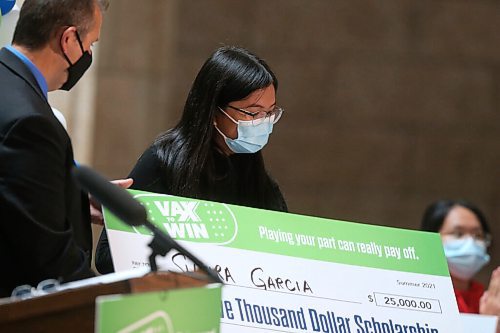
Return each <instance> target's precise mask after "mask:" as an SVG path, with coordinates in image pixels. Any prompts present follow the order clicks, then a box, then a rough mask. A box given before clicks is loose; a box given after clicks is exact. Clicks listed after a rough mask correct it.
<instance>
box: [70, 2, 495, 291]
mask: <svg viewBox="0 0 500 333" xmlns="http://www.w3.org/2000/svg"><path fill="white" fill-rule="evenodd" d="M499 31H500V3H499V2H498V1H493V0H474V1H470V0H441V1H438V0H414V1H407V0H384V1H368V0H335V1H334V0H253V1H250V0H247V1H243V0H144V1H132V0H116V1H112V3H111V6H110V9H109V11H108V12H107V13H106V16H105V22H104V27H103V31H102V36H101V42H100V43H99V44H100V46H99V52H98V59H97V64H96V66H95V69H94V70H95V74H94V76H93V79H92V80H94V81H92V82H94V83H93V84H90V85H88V84H87V86H88V87H90V88H92V87H94V90H95V94H94V95H93V94H92V93H90V97H91V99H89V101H90V102H87V103H86V108H87V109H90V110H91V111H88V112H90V115H87V116H84V119H86V122H87V123H88V124H89V125H88V126H87V127H85V130H84V132H85V133H84V134H85V135H80V136H76V137H74V144H75V146H76V151H77V156H78V154H79V153H80V152H82V155H81V156H83V157H82V161H83V162H86V163H88V164H91V165H92V166H94V167H95V168H96V169H97V170H99V171H101V172H103V173H104V174H105V175H107V176H108V177H109V178H121V177H124V176H127V174H128V172H129V171H130V170H131V168H132V167H133V165H134V164H135V162H136V160H137V158H138V157H139V155H140V154H141V153H142V151H143V150H144V149H145V148H146V147H147V146H148V145H149V144H150V143H151V141H152V140H153V139H154V138H155V137H156V135H158V134H159V133H160V132H161V131H163V130H166V129H168V128H170V127H172V126H173V125H174V124H175V123H176V121H177V119H178V118H179V116H180V113H181V110H182V106H183V103H184V101H185V98H186V96H187V92H188V90H189V88H190V85H191V83H192V81H193V79H194V77H195V75H196V73H197V72H198V70H199V68H200V67H201V65H202V63H203V62H204V61H205V59H206V58H207V57H208V56H209V54H210V53H211V52H212V51H213V50H214V49H216V48H217V47H218V46H220V45H223V44H235V45H240V46H244V47H246V48H248V49H250V50H252V51H254V52H255V53H257V54H258V55H259V56H261V57H262V58H264V59H266V60H267V61H268V63H269V64H270V65H271V67H272V68H273V69H274V70H275V72H276V74H277V76H278V78H279V80H280V88H279V93H278V103H279V104H280V105H282V106H283V107H284V108H285V109H286V114H285V116H284V117H283V118H282V120H281V121H280V123H279V124H278V125H277V127H276V129H275V132H274V133H273V135H272V138H271V140H270V144H269V146H268V147H266V149H265V150H264V154H265V159H266V163H267V166H268V168H269V170H270V172H271V173H272V175H273V176H274V177H275V178H276V179H277V180H278V182H279V184H280V186H281V188H282V190H283V192H284V195H285V197H286V199H287V201H288V204H289V208H290V210H291V211H292V212H294V213H299V214H306V215H315V216H322V217H327V218H335V219H342V220H349V221H358V222H363V223H369V224H378V225H387V226H394V227H402V228H410V229H417V228H418V225H419V222H420V219H421V216H422V213H423V210H424V208H425V207H426V205H427V204H428V203H430V202H432V201H434V200H436V199H440V198H465V199H468V200H470V201H472V202H474V203H476V204H477V205H478V206H479V207H480V208H481V209H482V210H483V211H484V212H485V214H486V216H487V217H488V218H489V221H490V223H491V225H492V228H493V236H494V239H495V240H497V241H498V242H500V227H499V226H498V222H499V219H500V186H499V185H500V184H499V181H498V178H499V166H500V110H499V102H500V99H499V98H500V94H499V93H500V37H499V36H500V34H499ZM82 112H83V111H82ZM86 112H87V111H86ZM79 114H80V115H81V112H80V113H79ZM80 117H82V116H80ZM77 118H78V117H75V116H70V119H69V127H70V132H78V131H82V130H81V125H80V121H82V122H83V123H85V121H83V120H80V121H78V120H76V119H77ZM89 137H91V138H92V139H89ZM496 248H497V249H498V246H497V247H496ZM499 264H500V255H499V254H498V250H496V249H495V247H493V248H492V263H491V264H490V266H489V267H488V268H487V269H485V270H483V272H482V274H481V280H482V281H483V282H487V280H488V276H489V272H490V271H491V268H492V267H493V266H494V265H499Z"/></svg>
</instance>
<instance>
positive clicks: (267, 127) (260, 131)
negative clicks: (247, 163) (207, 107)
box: [214, 108, 275, 154]
mask: <svg viewBox="0 0 500 333" xmlns="http://www.w3.org/2000/svg"><path fill="white" fill-rule="evenodd" d="M219 110H220V111H221V112H222V113H224V115H226V117H228V118H229V119H230V120H231V121H232V122H233V123H235V124H236V125H237V126H238V137H237V138H236V139H231V138H228V137H227V136H226V135H224V133H222V131H221V130H220V129H219V128H218V127H217V125H214V126H215V129H216V130H217V131H218V132H219V133H220V135H222V137H223V138H224V140H225V141H226V144H227V146H228V147H229V149H231V151H233V152H235V153H240V154H245V153H246V154H251V153H256V152H258V151H259V150H261V149H262V148H264V146H265V145H266V144H267V141H268V140H269V135H270V134H271V133H272V132H273V125H274V122H275V119H274V116H271V117H265V118H260V119H255V120H238V121H236V120H235V119H233V118H232V117H231V116H230V115H228V114H227V113H226V112H225V111H224V110H222V109H221V108H219Z"/></svg>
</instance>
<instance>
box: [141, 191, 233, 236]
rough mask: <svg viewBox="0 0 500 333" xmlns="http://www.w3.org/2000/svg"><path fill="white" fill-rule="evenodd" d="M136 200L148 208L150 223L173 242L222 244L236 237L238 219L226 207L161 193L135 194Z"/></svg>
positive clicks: (220, 204)
mask: <svg viewBox="0 0 500 333" xmlns="http://www.w3.org/2000/svg"><path fill="white" fill-rule="evenodd" d="M135 198H136V199H138V200H139V201H140V202H141V204H142V205H143V206H144V207H145V208H146V210H147V212H148V219H149V220H150V221H151V223H153V224H155V225H156V226H157V227H158V228H160V229H163V230H164V231H165V232H168V234H169V235H170V236H171V237H172V238H174V239H179V240H188V241H192V242H202V243H211V244H220V245H221V244H228V243H230V242H232V241H233V239H234V238H235V236H236V234H237V231H238V226H237V222H236V218H235V217H234V214H233V212H232V211H231V209H230V208H229V207H228V206H227V205H226V204H222V203H216V202H208V201H196V200H190V199H185V198H177V197H173V196H168V195H161V194H136V195H135ZM136 231H137V232H139V233H143V232H142V231H140V230H139V229H136ZM145 233H147V232H145Z"/></svg>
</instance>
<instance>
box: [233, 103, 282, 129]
mask: <svg viewBox="0 0 500 333" xmlns="http://www.w3.org/2000/svg"><path fill="white" fill-rule="evenodd" d="M227 107H228V108H230V109H233V110H236V111H238V112H241V113H243V114H245V115H247V116H250V117H252V120H257V119H263V118H270V119H271V122H272V123H273V124H276V123H277V122H278V120H280V118H281V116H282V115H283V112H285V110H283V108H281V107H279V106H275V107H274V108H273V109H272V110H271V111H257V112H250V111H247V110H245V109H240V108H237V107H235V106H232V105H228V106H227Z"/></svg>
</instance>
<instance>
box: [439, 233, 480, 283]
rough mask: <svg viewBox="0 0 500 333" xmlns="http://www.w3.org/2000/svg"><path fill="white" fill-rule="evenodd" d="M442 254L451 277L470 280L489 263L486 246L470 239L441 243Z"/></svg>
mask: <svg viewBox="0 0 500 333" xmlns="http://www.w3.org/2000/svg"><path fill="white" fill-rule="evenodd" d="M443 247H444V254H445V256H446V259H447V260H448V267H449V269H450V273H451V275H453V276H455V277H457V278H459V279H462V280H470V279H472V277H473V276H474V275H475V274H476V273H477V272H479V270H480V269H481V268H483V267H484V265H486V264H487V263H488V262H489V261H490V256H489V255H488V254H487V253H486V244H485V243H484V242H481V241H477V240H474V238H472V237H470V236H469V237H465V238H461V239H453V240H445V241H443Z"/></svg>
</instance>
